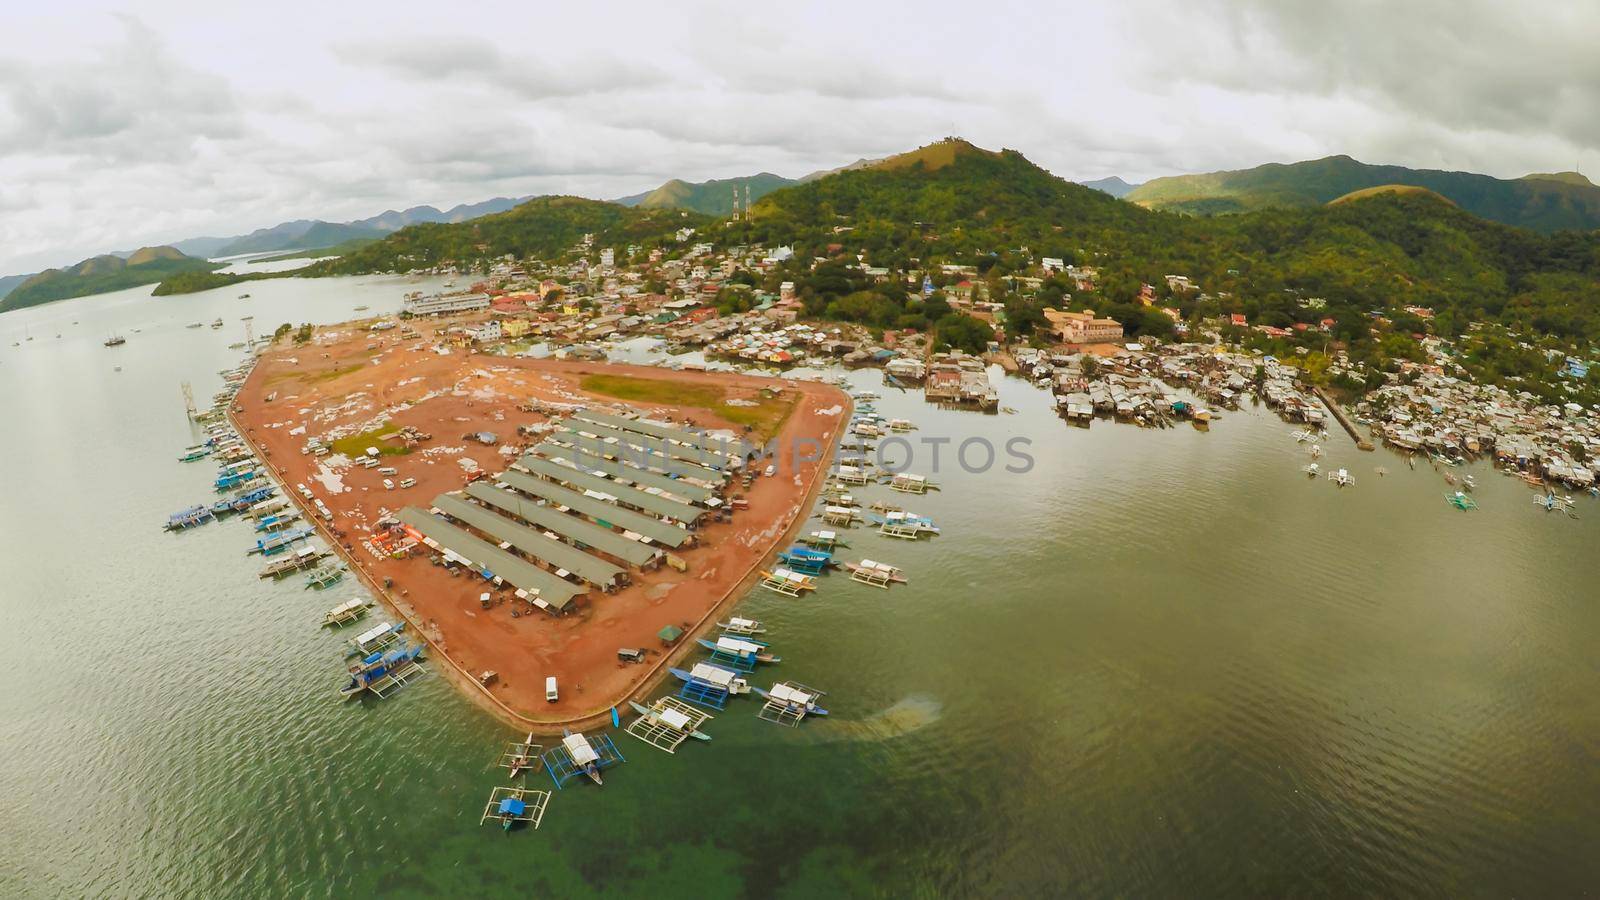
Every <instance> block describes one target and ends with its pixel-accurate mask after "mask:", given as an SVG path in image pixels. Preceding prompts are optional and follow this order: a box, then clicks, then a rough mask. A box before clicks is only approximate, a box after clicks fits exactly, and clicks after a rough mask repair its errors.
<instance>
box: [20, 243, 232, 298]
mask: <svg viewBox="0 0 1600 900" xmlns="http://www.w3.org/2000/svg"><path fill="white" fill-rule="evenodd" d="M217 268H221V266H219V265H218V264H217V263H211V262H207V261H205V260H203V259H195V258H193V257H190V256H184V255H183V254H182V253H179V252H178V251H177V250H175V249H173V248H171V247H144V248H141V249H139V250H135V251H134V252H133V253H131V254H129V256H128V258H127V259H123V258H122V257H119V256H111V255H109V254H108V255H105V256H93V257H90V258H89V259H86V260H83V261H82V262H80V263H78V264H77V265H74V266H68V267H66V268H64V269H46V270H44V271H43V272H40V273H39V274H37V275H34V276H32V277H30V278H28V279H27V280H26V281H24V282H22V283H21V284H19V285H17V286H16V287H15V288H13V289H12V290H11V292H10V293H8V294H6V296H5V299H3V300H0V311H4V310H8V309H21V308H23V307H26V306H37V305H39V304H41V303H49V302H50V301H52V300H66V299H70V298H72V297H84V296H88V295H89V294H99V293H102V292H105V291H117V290H122V289H123V288H130V287H137V286H139V285H141V284H154V283H155V282H158V281H161V280H162V279H164V278H168V277H170V276H173V275H176V274H178V273H181V272H196V271H204V272H209V271H211V270H212V269H217Z"/></svg>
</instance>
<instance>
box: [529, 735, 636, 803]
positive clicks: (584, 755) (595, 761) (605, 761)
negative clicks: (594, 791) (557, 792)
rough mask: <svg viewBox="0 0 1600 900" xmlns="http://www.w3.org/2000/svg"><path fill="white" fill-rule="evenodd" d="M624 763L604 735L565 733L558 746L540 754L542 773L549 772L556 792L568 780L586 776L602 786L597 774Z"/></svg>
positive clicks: (619, 752) (612, 744) (602, 782)
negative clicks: (543, 771) (541, 757)
mask: <svg viewBox="0 0 1600 900" xmlns="http://www.w3.org/2000/svg"><path fill="white" fill-rule="evenodd" d="M624 762H627V760H626V759H624V758H623V756H622V752H621V751H619V750H618V749H617V745H616V744H614V743H612V741H611V738H610V737H609V736H607V735H604V734H602V735H597V736H595V737H592V738H591V737H589V736H588V735H585V734H582V733H579V734H573V733H572V732H570V731H568V732H567V733H566V736H565V737H563V738H562V739H561V743H559V744H557V745H555V746H554V747H551V748H550V749H549V750H546V751H545V753H544V768H545V771H546V772H549V773H550V780H551V781H554V782H555V784H556V788H557V789H560V788H563V787H565V786H566V784H567V782H568V781H570V780H572V779H573V778H576V777H578V776H579V775H587V776H588V777H589V780H590V781H593V782H594V783H595V784H604V783H605V782H604V781H602V780H601V778H600V773H601V771H602V770H604V769H608V768H610V767H612V766H615V765H619V764H621V763H624Z"/></svg>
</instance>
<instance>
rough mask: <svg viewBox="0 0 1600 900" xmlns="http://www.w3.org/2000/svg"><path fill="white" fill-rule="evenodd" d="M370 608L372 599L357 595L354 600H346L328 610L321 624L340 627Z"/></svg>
mask: <svg viewBox="0 0 1600 900" xmlns="http://www.w3.org/2000/svg"><path fill="white" fill-rule="evenodd" d="M371 608H372V601H371V600H368V599H366V598H365V597H357V598H355V599H354V600H346V601H345V602H343V603H341V604H339V605H338V606H335V607H334V608H333V609H330V610H328V612H327V613H326V614H324V615H323V617H322V624H323V625H324V626H328V625H332V626H333V627H335V628H342V627H344V626H346V625H349V624H350V623H351V622H354V621H355V620H357V619H359V618H361V617H362V616H364V615H366V614H367V610H369V609H371Z"/></svg>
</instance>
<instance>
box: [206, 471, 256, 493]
mask: <svg viewBox="0 0 1600 900" xmlns="http://www.w3.org/2000/svg"><path fill="white" fill-rule="evenodd" d="M261 477H262V476H261V473H260V472H258V471H256V470H254V469H251V470H248V471H244V472H229V473H228V474H226V475H221V476H219V477H218V478H217V481H216V484H215V487H216V489H217V490H219V491H225V490H227V489H228V488H231V487H238V486H239V485H241V484H249V483H250V482H252V481H255V480H257V479H259V478H261Z"/></svg>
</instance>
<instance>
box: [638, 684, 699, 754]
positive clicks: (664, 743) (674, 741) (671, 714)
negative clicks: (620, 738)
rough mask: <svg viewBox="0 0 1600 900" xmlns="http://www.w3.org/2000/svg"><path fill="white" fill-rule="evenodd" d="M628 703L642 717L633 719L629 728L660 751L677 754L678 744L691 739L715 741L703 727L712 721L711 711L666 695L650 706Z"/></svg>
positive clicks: (640, 738)
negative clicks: (701, 728)
mask: <svg viewBox="0 0 1600 900" xmlns="http://www.w3.org/2000/svg"><path fill="white" fill-rule="evenodd" d="M628 705H629V706H631V707H633V711H634V712H636V713H638V714H639V718H637V719H634V720H633V721H632V722H629V723H628V727H627V728H626V729H625V730H626V731H627V732H628V734H631V735H633V736H634V737H636V738H638V739H639V740H641V741H644V742H645V743H646V744H649V745H650V746H652V747H655V748H656V749H657V750H665V751H666V752H668V753H676V752H678V745H680V744H682V743H683V742H684V741H686V740H688V739H689V738H694V739H695V740H697V741H709V740H711V735H709V734H706V733H705V732H703V731H701V730H700V726H701V725H704V724H705V723H707V722H709V721H711V718H712V716H711V714H710V713H708V712H706V711H704V710H701V709H696V708H695V707H693V706H690V705H689V704H687V703H684V702H683V701H681V700H678V699H677V698H675V697H662V698H660V699H658V700H656V701H655V702H654V703H652V704H651V705H649V706H645V705H644V704H643V703H639V702H637V701H634V700H629V701H628Z"/></svg>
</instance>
